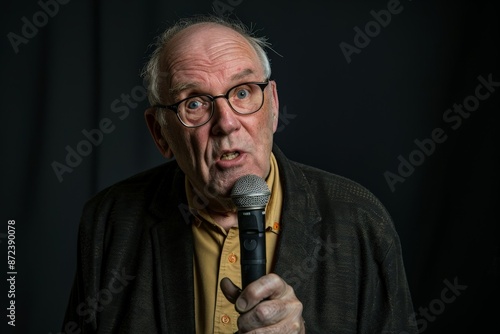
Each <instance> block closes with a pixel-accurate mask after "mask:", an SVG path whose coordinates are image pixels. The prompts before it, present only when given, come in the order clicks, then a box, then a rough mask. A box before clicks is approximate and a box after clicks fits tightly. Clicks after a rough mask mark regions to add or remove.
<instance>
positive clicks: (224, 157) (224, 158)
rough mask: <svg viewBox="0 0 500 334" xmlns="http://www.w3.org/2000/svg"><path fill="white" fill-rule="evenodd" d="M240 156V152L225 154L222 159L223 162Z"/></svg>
mask: <svg viewBox="0 0 500 334" xmlns="http://www.w3.org/2000/svg"><path fill="white" fill-rule="evenodd" d="M238 155H240V154H239V153H238V152H230V153H224V154H223V155H222V157H221V158H220V159H221V160H233V159H234V158H236V157H237V156H238Z"/></svg>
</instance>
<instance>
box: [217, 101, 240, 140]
mask: <svg viewBox="0 0 500 334" xmlns="http://www.w3.org/2000/svg"><path fill="white" fill-rule="evenodd" d="M213 104H214V116H213V117H214V120H215V122H214V124H213V126H212V133H213V134H214V135H219V134H224V135H227V134H230V133H231V132H233V131H235V130H238V129H239V128H240V127H241V123H240V120H239V115H237V114H236V112H235V111H234V110H233V109H232V108H231V106H230V105H229V101H228V100H227V99H226V98H225V96H223V95H219V96H216V97H214V102H213Z"/></svg>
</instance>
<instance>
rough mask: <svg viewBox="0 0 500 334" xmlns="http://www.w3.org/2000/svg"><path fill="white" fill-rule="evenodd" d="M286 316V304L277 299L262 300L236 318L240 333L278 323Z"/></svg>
mask: <svg viewBox="0 0 500 334" xmlns="http://www.w3.org/2000/svg"><path fill="white" fill-rule="evenodd" d="M285 316H286V305H284V303H282V302H281V301H279V300H264V301H262V302H261V303H259V304H257V305H256V306H255V307H254V308H253V309H251V310H250V311H248V312H246V313H242V314H241V315H240V317H239V318H238V329H239V331H240V332H241V333H245V332H250V331H252V330H254V329H257V328H264V327H267V326H271V325H275V324H277V323H279V322H280V321H281V320H282V319H283V318H285Z"/></svg>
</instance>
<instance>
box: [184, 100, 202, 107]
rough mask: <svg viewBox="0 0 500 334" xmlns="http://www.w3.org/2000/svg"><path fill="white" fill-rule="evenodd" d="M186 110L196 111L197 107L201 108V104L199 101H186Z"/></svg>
mask: <svg viewBox="0 0 500 334" xmlns="http://www.w3.org/2000/svg"><path fill="white" fill-rule="evenodd" d="M186 106H187V108H188V109H198V108H199V107H201V106H202V102H201V101H197V100H191V101H188V103H187V104H186Z"/></svg>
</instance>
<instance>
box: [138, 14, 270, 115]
mask: <svg viewBox="0 0 500 334" xmlns="http://www.w3.org/2000/svg"><path fill="white" fill-rule="evenodd" d="M224 44H225V45H227V46H234V47H241V48H246V49H247V53H248V55H249V56H250V57H256V58H255V59H256V61H258V62H259V66H260V68H261V69H262V71H263V73H264V74H263V75H264V77H266V78H269V77H270V75H271V68H270V64H269V60H268V58H267V55H266V52H265V51H264V48H265V47H267V46H268V44H267V42H266V39H265V38H263V37H260V38H259V37H255V36H253V35H252V34H251V32H250V31H249V30H248V29H247V28H246V27H245V26H244V25H243V24H241V23H239V22H231V21H227V20H224V19H221V18H218V17H213V16H208V17H196V18H192V19H184V20H181V21H179V22H177V23H176V24H174V25H173V26H172V27H170V28H168V29H167V30H166V31H165V32H164V33H163V34H161V35H160V36H159V37H158V38H157V40H156V43H155V50H154V51H153V54H152V56H151V58H150V60H149V61H148V63H147V64H146V66H145V67H144V70H143V76H144V78H145V79H146V80H147V83H148V97H149V102H150V104H151V105H155V104H159V103H164V102H165V101H162V100H164V99H165V98H167V96H165V95H166V94H167V95H171V94H174V95H175V94H176V93H177V91H178V88H179V87H172V85H171V83H172V78H173V75H174V73H173V71H175V63H177V64H179V61H185V60H186V59H192V57H194V55H197V57H201V56H202V55H203V52H205V51H206V52H209V53H210V57H211V59H210V58H209V57H208V54H207V57H206V58H205V59H204V60H205V61H207V62H206V65H209V60H212V61H213V60H216V58H217V57H218V56H219V57H220V56H221V55H220V54H219V55H217V53H216V49H217V47H218V46H221V45H224ZM184 56H185V57H184ZM227 56H228V55H226V57H227ZM200 60H201V58H200ZM206 68H209V67H206Z"/></svg>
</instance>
